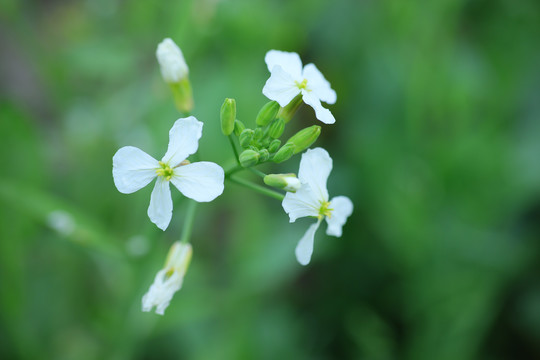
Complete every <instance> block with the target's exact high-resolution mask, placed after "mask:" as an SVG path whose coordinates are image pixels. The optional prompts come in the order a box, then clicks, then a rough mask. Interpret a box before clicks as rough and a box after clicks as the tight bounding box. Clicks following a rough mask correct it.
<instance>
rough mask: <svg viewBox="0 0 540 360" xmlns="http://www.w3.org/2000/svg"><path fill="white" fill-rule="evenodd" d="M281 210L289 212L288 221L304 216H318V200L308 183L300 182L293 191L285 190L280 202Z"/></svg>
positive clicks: (319, 205)
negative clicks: (297, 187) (300, 184)
mask: <svg viewBox="0 0 540 360" xmlns="http://www.w3.org/2000/svg"><path fill="white" fill-rule="evenodd" d="M281 206H283V210H285V212H286V213H287V214H289V221H290V222H295V221H296V219H298V218H301V217H305V216H318V215H319V208H320V207H321V204H320V200H319V198H318V197H317V196H316V193H315V192H314V191H313V190H312V189H311V188H310V186H309V185H308V184H302V186H301V187H300V189H298V190H297V191H296V192H295V193H291V192H287V193H286V194H285V198H284V199H283V202H282V203H281Z"/></svg>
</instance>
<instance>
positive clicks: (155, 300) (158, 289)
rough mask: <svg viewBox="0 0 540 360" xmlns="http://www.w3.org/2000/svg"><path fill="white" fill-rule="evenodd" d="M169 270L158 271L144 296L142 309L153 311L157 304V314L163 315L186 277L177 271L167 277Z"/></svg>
mask: <svg viewBox="0 0 540 360" xmlns="http://www.w3.org/2000/svg"><path fill="white" fill-rule="evenodd" d="M168 270H169V269H162V270H160V271H159V272H158V273H157V275H156V277H155V279H154V283H153V284H152V285H150V289H148V292H147V293H146V294H144V296H143V298H142V311H151V310H152V308H153V307H154V306H155V307H156V314H159V315H163V314H164V312H165V309H166V308H167V306H169V303H170V302H171V300H172V297H173V295H174V293H175V292H177V291H178V290H180V289H181V288H182V282H183V280H184V277H183V276H182V275H181V274H180V273H178V272H177V271H174V272H173V273H172V274H171V276H170V277H167V271H168Z"/></svg>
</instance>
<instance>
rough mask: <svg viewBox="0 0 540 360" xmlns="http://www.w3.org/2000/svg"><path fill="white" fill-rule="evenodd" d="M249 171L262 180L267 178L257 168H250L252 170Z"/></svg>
mask: <svg viewBox="0 0 540 360" xmlns="http://www.w3.org/2000/svg"><path fill="white" fill-rule="evenodd" d="M248 169H249V171H251V172H252V173H254V174H257V175H259V176H260V177H262V178H264V177H265V176H266V174H265V173H263V172H262V171H260V170H257V169H255V168H251V167H250V168H248Z"/></svg>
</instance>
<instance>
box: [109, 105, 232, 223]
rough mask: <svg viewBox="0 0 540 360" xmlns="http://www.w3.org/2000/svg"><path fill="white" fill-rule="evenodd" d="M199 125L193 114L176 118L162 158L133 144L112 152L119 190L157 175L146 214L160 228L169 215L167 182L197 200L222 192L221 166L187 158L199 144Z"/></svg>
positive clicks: (127, 189) (142, 184)
mask: <svg viewBox="0 0 540 360" xmlns="http://www.w3.org/2000/svg"><path fill="white" fill-rule="evenodd" d="M202 127H203V123H202V122H200V121H198V120H197V119H196V118H195V117H193V116H190V117H188V118H183V119H178V120H177V121H176V122H175V123H174V125H173V127H172V129H171V130H170V131H169V146H168V149H167V153H165V156H163V158H162V159H161V161H158V160H156V159H154V158H153V157H151V156H150V155H148V154H147V153H145V152H144V151H142V150H141V149H138V148H136V147H133V146H125V147H123V148H121V149H120V150H118V151H117V152H116V154H114V157H113V179H114V184H115V185H116V188H117V189H118V191H120V192H121V193H123V194H131V193H133V192H135V191H137V190H139V189H141V188H143V187H145V186H146V185H148V184H149V183H150V182H151V181H152V180H153V179H154V178H157V180H156V184H155V185H154V190H153V191H152V195H151V197H150V206H149V207H148V217H149V218H150V220H151V221H152V222H153V223H154V224H156V225H157V227H158V228H160V229H161V230H165V229H167V227H168V226H169V223H170V221H171V217H172V208H173V203H172V199H171V190H170V187H169V182H171V183H172V184H173V185H174V186H175V187H176V188H177V189H178V190H180V192H181V193H182V194H184V196H186V197H188V198H190V199H193V200H195V201H197V202H208V201H212V200H214V199H215V198H216V197H218V196H219V195H221V193H222V192H223V181H224V172H223V169H222V168H221V166H219V165H217V164H215V163H212V162H207V161H201V162H196V163H190V162H189V161H188V160H186V158H187V157H188V156H189V155H191V154H194V153H195V152H196V151H197V148H198V147H199V139H200V138H201V136H202Z"/></svg>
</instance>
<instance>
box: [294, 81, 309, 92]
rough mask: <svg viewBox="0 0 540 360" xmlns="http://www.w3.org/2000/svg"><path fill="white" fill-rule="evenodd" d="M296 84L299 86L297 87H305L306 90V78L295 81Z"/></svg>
mask: <svg viewBox="0 0 540 360" xmlns="http://www.w3.org/2000/svg"><path fill="white" fill-rule="evenodd" d="M294 83H295V84H296V86H297V87H298V88H299V89H305V90H307V79H304V80H302V82H301V83H300V82H298V81H295V82H294Z"/></svg>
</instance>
